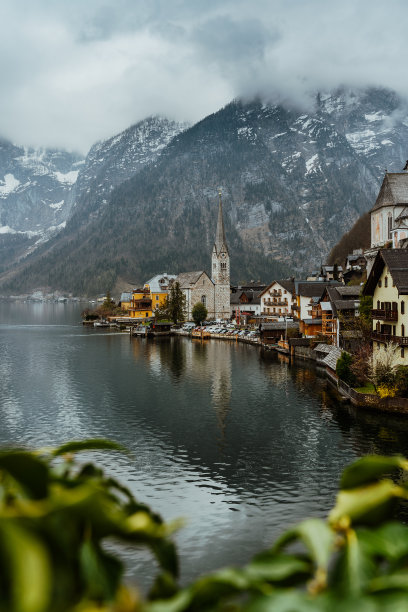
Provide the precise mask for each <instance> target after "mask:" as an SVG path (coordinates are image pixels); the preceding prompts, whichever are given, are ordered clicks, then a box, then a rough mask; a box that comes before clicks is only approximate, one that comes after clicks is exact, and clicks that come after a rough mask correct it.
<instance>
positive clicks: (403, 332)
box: [401, 324, 405, 336]
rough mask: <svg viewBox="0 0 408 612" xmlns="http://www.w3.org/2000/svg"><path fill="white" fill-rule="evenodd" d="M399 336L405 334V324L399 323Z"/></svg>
mask: <svg viewBox="0 0 408 612" xmlns="http://www.w3.org/2000/svg"><path fill="white" fill-rule="evenodd" d="M401 336H405V325H404V324H402V325H401Z"/></svg>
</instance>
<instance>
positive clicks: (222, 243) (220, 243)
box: [215, 190, 228, 254]
mask: <svg viewBox="0 0 408 612" xmlns="http://www.w3.org/2000/svg"><path fill="white" fill-rule="evenodd" d="M218 195H219V198H220V201H219V205H218V221H217V231H216V233H215V249H216V251H217V254H218V253H219V252H220V251H221V249H222V247H224V248H225V250H226V251H227V253H228V248H227V240H226V238H225V229H224V218H223V215H222V199H221V190H219V192H218Z"/></svg>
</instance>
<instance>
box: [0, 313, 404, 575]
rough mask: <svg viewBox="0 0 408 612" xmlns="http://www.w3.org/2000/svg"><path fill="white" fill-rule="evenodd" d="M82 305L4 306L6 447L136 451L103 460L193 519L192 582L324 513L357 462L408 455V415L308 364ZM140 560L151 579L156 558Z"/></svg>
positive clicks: (0, 374)
mask: <svg viewBox="0 0 408 612" xmlns="http://www.w3.org/2000/svg"><path fill="white" fill-rule="evenodd" d="M78 311H79V309H77V310H75V309H73V308H70V307H69V306H68V305H62V307H60V305H57V306H56V307H49V306H45V307H44V306H43V305H35V307H34V308H33V309H30V307H28V306H27V305H21V304H20V305H17V306H16V309H15V310H12V309H10V308H6V307H3V306H2V305H1V303H0V351H1V352H0V354H1V359H0V417H1V427H0V441H1V442H2V443H5V442H6V443H26V444H30V445H34V446H43V445H50V444H53V443H59V442H62V441H65V440H67V439H69V438H73V437H81V438H84V437H109V438H112V439H116V440H118V441H120V442H122V443H123V444H124V445H125V446H127V447H128V448H129V449H130V451H131V456H130V457H129V456H124V457H121V456H114V455H101V456H100V457H98V458H99V460H100V461H101V462H102V463H103V464H104V465H105V466H106V468H107V469H108V470H109V471H110V472H111V473H113V474H114V475H116V476H117V477H119V478H120V479H121V480H124V481H126V482H127V484H128V485H129V487H130V488H131V489H132V491H133V492H134V493H135V494H136V495H137V497H139V498H140V499H141V500H144V501H146V502H147V503H150V504H151V505H152V506H153V507H154V508H156V509H157V510H158V511H159V512H161V513H162V514H163V515H164V517H165V518H166V519H171V518H174V517H178V516H183V517H186V518H187V519H188V526H187V527H186V528H185V529H183V530H182V531H181V532H180V533H179V534H178V535H177V541H178V544H179V546H180V549H181V551H182V574H183V578H184V579H185V580H187V579H189V578H192V577H194V576H197V575H198V574H199V573H200V572H203V571H207V570H209V569H210V568H214V567H216V566H220V565H224V564H230V563H241V562H244V561H245V560H247V559H248V558H249V557H250V556H251V555H252V554H253V553H254V552H255V551H256V550H258V549H260V548H262V547H264V546H266V545H267V544H269V543H270V542H272V541H273V539H274V538H275V537H276V536H277V535H278V534H279V533H280V532H281V531H282V529H284V528H285V527H286V526H289V525H290V524H292V523H294V522H296V521H297V520H300V519H302V518H304V517H305V516H324V515H325V514H326V513H327V511H328V510H329V508H330V507H331V505H332V503H333V500H334V496H335V493H336V490H337V483H338V479H339V475H340V472H341V470H342V468H343V466H344V465H345V464H347V463H348V462H349V461H350V460H351V459H353V458H354V457H356V456H360V455H362V454H365V453H367V452H373V451H374V452H380V453H387V454H389V453H395V452H401V453H404V454H408V448H407V440H408V436H407V435H406V434H407V428H408V420H406V419H401V418H398V417H395V416H393V415H378V414H372V413H368V412H362V411H360V410H356V409H353V408H352V407H350V406H347V405H345V404H343V403H341V402H340V401H339V398H338V397H337V395H336V394H335V392H334V391H332V389H331V387H329V386H328V384H327V382H326V380H325V379H323V378H321V377H319V374H318V372H317V371H316V370H315V369H314V368H313V367H310V366H309V365H307V364H305V363H298V364H291V365H288V363H287V358H286V357H285V356H282V355H276V354H274V353H262V352H261V351H259V350H258V349H257V348H254V347H252V346H249V345H242V344H239V343H229V342H223V341H212V342H197V343H195V342H192V341H191V340H190V339H187V338H171V339H160V340H159V341H157V340H150V339H145V338H134V339H130V338H129V336H128V335H127V334H125V335H118V334H110V333H103V334H100V333H98V332H97V331H94V330H85V329H83V328H82V327H81V326H80V325H78V323H77V322H78V319H79V314H78ZM41 313H42V314H41ZM50 322H52V324H51V325H50V324H49V323H50ZM131 564H132V567H133V568H134V571H135V573H138V574H139V575H141V576H146V577H147V575H148V574H149V571H150V569H149V567H150V566H149V565H147V564H146V560H145V559H142V558H135V557H132V562H131ZM132 571H133V570H132Z"/></svg>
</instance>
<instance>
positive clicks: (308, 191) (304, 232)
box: [3, 89, 408, 292]
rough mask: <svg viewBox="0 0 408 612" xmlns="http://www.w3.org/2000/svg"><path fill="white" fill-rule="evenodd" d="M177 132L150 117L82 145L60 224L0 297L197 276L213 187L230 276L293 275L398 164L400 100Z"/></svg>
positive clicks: (207, 244)
mask: <svg viewBox="0 0 408 612" xmlns="http://www.w3.org/2000/svg"><path fill="white" fill-rule="evenodd" d="M182 127H183V126H179V125H175V124H172V123H170V122H165V121H164V120H157V119H150V120H147V121H146V122H142V123H141V124H139V125H138V126H134V127H133V128H130V129H129V130H127V131H126V132H124V133H123V134H121V135H119V136H117V137H114V138H112V139H110V140H109V141H106V142H104V143H100V144H98V145H95V147H93V148H92V149H91V151H90V153H89V155H88V157H87V160H86V162H85V163H84V164H83V166H82V168H81V171H80V173H79V175H78V180H77V181H76V183H75V185H74V187H73V189H72V192H71V197H72V205H71V211H70V215H69V217H68V219H67V226H66V228H65V229H64V230H63V231H62V232H61V233H60V234H59V235H58V236H57V237H56V238H54V239H52V240H51V241H50V242H49V243H47V244H46V245H43V246H42V247H41V248H39V249H38V252H37V253H36V254H35V255H34V256H32V258H31V259H29V260H28V261H27V265H26V266H25V268H24V270H23V271H22V272H21V271H19V272H18V274H16V275H14V278H12V276H10V275H9V276H8V279H7V282H6V283H4V282H3V290H4V289H5V288H6V289H8V290H14V291H15V290H19V289H20V290H22V289H23V288H26V287H27V283H29V284H30V288H33V287H36V286H43V285H45V284H46V282H45V279H47V280H48V283H51V284H52V285H53V286H55V287H57V288H60V289H65V290H72V291H84V292H85V291H99V290H105V289H106V288H108V287H113V286H114V284H115V282H116V280H117V279H118V278H125V277H126V278H127V279H129V280H130V281H134V282H141V281H143V280H145V279H146V278H147V277H148V276H149V275H152V274H155V273H157V272H158V271H160V270H165V271H167V272H172V273H176V272H179V271H181V270H188V269H199V268H207V267H208V259H209V253H210V251H211V247H212V242H213V239H214V231H215V220H216V205H217V204H216V203H217V192H218V188H221V189H222V192H223V202H224V212H225V216H226V231H227V237H228V241H229V247H230V252H231V270H232V278H233V279H234V280H244V279H250V278H254V279H257V278H259V277H260V276H261V277H262V278H263V280H265V281H268V280H272V278H273V276H275V275H276V274H283V273H285V271H289V270H291V271H292V272H293V273H295V274H297V275H300V274H302V273H304V272H307V271H308V270H310V269H311V268H312V267H315V266H316V265H318V264H320V262H321V261H324V260H325V258H326V256H327V254H328V253H329V251H330V249H331V247H332V246H333V245H334V244H335V243H336V242H337V241H338V240H339V237H340V236H341V235H342V234H343V233H344V232H345V231H347V230H348V229H349V228H350V227H351V226H352V225H353V223H354V222H355V220H356V219H357V218H358V217H359V216H360V215H361V214H362V213H363V212H365V211H367V210H368V209H369V208H370V207H371V206H372V204H373V202H374V200H375V197H376V195H377V192H378V188H379V185H380V182H381V179H382V176H383V173H384V169H385V168H386V167H387V168H388V169H389V170H400V169H401V168H402V167H403V165H404V164H405V160H406V158H407V157H408V154H407V153H408V111H407V107H406V104H405V102H403V101H402V100H400V99H398V97H397V96H396V95H395V94H394V93H393V92H390V91H385V90H381V89H371V90H365V91H357V92H356V91H354V92H352V91H346V90H338V91H336V92H331V93H326V94H322V93H320V94H317V95H316V97H315V99H314V100H313V101H312V104H311V106H310V108H309V109H308V110H307V111H305V110H302V111H300V110H296V109H294V108H289V107H285V106H282V105H269V104H262V103H261V102H259V101H254V102H251V103H243V102H240V101H235V102H233V103H231V104H229V105H228V106H226V107H225V108H223V109H221V110H220V111H219V112H217V113H215V114H213V115H210V116H209V117H206V118H205V119H204V120H202V121H201V122H199V123H197V124H196V125H194V126H192V127H191V128H189V129H186V130H184V131H183V130H182ZM166 145H167V146H166ZM36 257H37V259H38V261H36ZM40 257H41V260H39V258H40ZM274 262H275V263H274ZM276 262H278V263H277V264H276Z"/></svg>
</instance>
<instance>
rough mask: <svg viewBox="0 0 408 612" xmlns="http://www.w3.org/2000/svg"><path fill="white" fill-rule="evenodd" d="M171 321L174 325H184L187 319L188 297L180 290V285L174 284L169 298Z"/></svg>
mask: <svg viewBox="0 0 408 612" xmlns="http://www.w3.org/2000/svg"><path fill="white" fill-rule="evenodd" d="M168 314H169V319H170V320H171V321H173V323H174V325H178V324H179V323H182V322H183V321H184V320H185V318H186V296H185V295H184V293H183V292H182V290H181V288H180V283H177V282H176V283H173V284H172V286H171V289H170V294H169V297H168Z"/></svg>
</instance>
